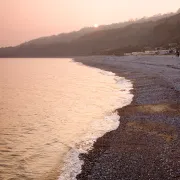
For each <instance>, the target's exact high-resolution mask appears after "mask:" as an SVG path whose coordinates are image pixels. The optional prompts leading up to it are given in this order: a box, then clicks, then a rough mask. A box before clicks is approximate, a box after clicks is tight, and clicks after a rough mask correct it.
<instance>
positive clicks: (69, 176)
mask: <svg viewBox="0 0 180 180" xmlns="http://www.w3.org/2000/svg"><path fill="white" fill-rule="evenodd" d="M73 62H74V63H76V64H79V65H83V66H88V65H85V64H83V63H80V62H76V61H74V60H73ZM88 67H89V68H93V69H97V70H100V73H102V74H104V75H106V76H114V80H115V81H116V83H117V84H119V85H120V87H121V86H122V84H123V86H124V87H125V88H124V89H123V90H121V92H122V93H125V94H126V95H128V97H127V98H126V99H125V98H123V99H122V97H117V100H118V102H119V104H118V103H117V107H116V108H115V109H114V112H111V113H110V115H108V116H105V117H104V120H105V121H107V122H108V123H110V124H111V127H109V129H108V130H107V131H106V132H104V133H103V134H102V135H101V136H99V137H88V139H86V140H85V141H83V142H80V143H78V144H76V147H75V148H71V149H70V151H69V152H68V153H67V155H66V157H65V159H64V166H63V168H62V169H61V174H60V176H59V178H58V180H76V177H77V175H78V174H80V173H81V168H82V166H83V164H84V161H83V160H81V159H80V158H79V155H80V154H82V153H85V154H88V151H89V150H91V149H93V145H94V143H95V142H96V140H97V139H98V138H100V137H102V136H104V135H105V134H106V133H108V132H110V131H113V130H116V129H117V128H118V127H119V125H120V116H119V115H118V112H117V109H119V108H123V107H125V106H127V105H129V104H131V102H132V101H133V97H134V96H133V94H132V93H131V90H132V89H133V84H132V82H131V81H130V80H127V79H125V78H124V77H119V76H117V75H116V74H115V73H113V72H110V71H105V70H102V69H99V68H95V67H91V66H88ZM122 102H123V103H122Z"/></svg>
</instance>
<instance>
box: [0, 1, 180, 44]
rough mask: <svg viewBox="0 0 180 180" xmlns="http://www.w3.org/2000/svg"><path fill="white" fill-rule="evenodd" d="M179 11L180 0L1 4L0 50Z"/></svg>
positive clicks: (1, 2) (20, 2)
mask: <svg viewBox="0 0 180 180" xmlns="http://www.w3.org/2000/svg"><path fill="white" fill-rule="evenodd" d="M178 8H180V0H0V46H9V45H17V44H19V43H22V42H24V41H28V40H30V39H33V38H37V37H41V36H47V35H53V34H59V33H61V32H69V31H72V30H78V29H80V28H82V27H84V26H93V25H94V24H96V23H97V24H111V23H113V22H120V21H126V20H129V19H131V18H140V17H143V16H151V15H154V14H157V13H167V12H172V11H173V12H174V11H176V10H177V9H178Z"/></svg>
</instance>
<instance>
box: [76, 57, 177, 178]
mask: <svg viewBox="0 0 180 180" xmlns="http://www.w3.org/2000/svg"><path fill="white" fill-rule="evenodd" d="M162 58H163V59H162ZM74 60H75V61H76V62H81V63H83V64H84V65H87V66H92V67H96V68H100V69H103V70H106V71H111V72H113V73H115V74H116V75H117V76H120V77H125V78H126V79H128V80H130V81H131V82H132V83H133V87H134V89H133V90H132V94H133V95H134V99H133V102H132V103H131V104H130V105H128V106H126V107H123V108H122V109H117V111H118V113H119V115H120V126H119V127H118V129H117V130H114V131H111V132H108V133H106V134H105V135H104V136H103V137H101V138H98V140H97V141H96V142H95V143H94V147H93V149H92V150H91V151H89V153H88V154H81V155H80V159H82V160H84V165H83V167H82V172H81V174H79V175H78V176H77V179H78V180H86V179H88V180H91V179H92V180H94V179H98V180H101V179H102V180H104V179H108V180H109V179H177V178H179V177H180V172H179V169H180V162H179V160H180V158H179V153H180V141H179V134H180V121H179V120H180V92H179V90H180V78H179V74H180V73H179V70H180V65H179V62H178V61H177V62H176V59H173V60H172V58H169V57H166V58H165V57H154V56H153V57H146V58H145V57H130V58H129V57H109V56H107V57H106V56H102V57H95V56H92V57H81V58H75V59H74ZM178 60H179V59H178ZM166 61H167V62H166ZM164 62H165V63H164ZM178 80H179V81H178Z"/></svg>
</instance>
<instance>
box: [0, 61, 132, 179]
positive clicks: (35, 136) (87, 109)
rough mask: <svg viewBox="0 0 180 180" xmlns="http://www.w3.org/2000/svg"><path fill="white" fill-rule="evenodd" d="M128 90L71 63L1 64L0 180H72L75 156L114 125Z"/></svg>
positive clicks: (122, 81)
mask: <svg viewBox="0 0 180 180" xmlns="http://www.w3.org/2000/svg"><path fill="white" fill-rule="evenodd" d="M130 89H132V84H131V82H129V81H127V80H126V79H124V78H121V77H117V76H115V75H114V74H113V73H111V72H105V71H102V70H100V69H96V68H90V67H87V66H84V65H82V64H78V63H75V62H73V60H72V59H60V58H59V59H46V58H45V59H43V58H42V59H23V58H20V59H18V58H17V59H0V179H1V180H10V179H11V180H21V179H22V180H23V179H26V180H36V179H37V180H41V179H48V180H50V179H59V180H74V179H76V178H75V177H76V175H77V174H78V173H80V171H81V165H82V164H83V162H82V161H80V160H79V158H78V155H79V153H82V152H87V151H88V149H90V148H92V145H93V142H94V141H95V140H96V139H97V138H98V137H100V136H102V135H104V134H105V133H106V132H108V131H111V130H114V129H116V128H117V127H118V126H119V116H118V115H117V114H116V112H115V109H116V108H120V107H123V106H125V105H128V104H129V103H130V102H131V101H132V98H133V96H132V95H131V94H130Z"/></svg>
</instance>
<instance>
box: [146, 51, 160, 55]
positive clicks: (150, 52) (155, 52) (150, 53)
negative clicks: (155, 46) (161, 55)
mask: <svg viewBox="0 0 180 180" xmlns="http://www.w3.org/2000/svg"><path fill="white" fill-rule="evenodd" d="M157 53H158V51H145V54H146V55H155V54H157Z"/></svg>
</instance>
